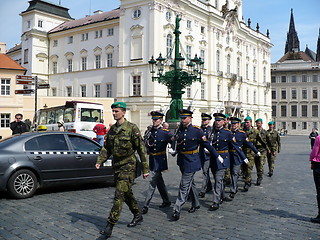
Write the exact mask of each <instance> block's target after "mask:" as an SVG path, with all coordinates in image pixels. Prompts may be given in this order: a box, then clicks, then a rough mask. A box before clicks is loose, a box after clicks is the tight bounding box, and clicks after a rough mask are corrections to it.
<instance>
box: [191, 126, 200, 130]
mask: <svg viewBox="0 0 320 240" xmlns="http://www.w3.org/2000/svg"><path fill="white" fill-rule="evenodd" d="M192 127H194V128H198V129H200V127H199V126H197V125H192Z"/></svg>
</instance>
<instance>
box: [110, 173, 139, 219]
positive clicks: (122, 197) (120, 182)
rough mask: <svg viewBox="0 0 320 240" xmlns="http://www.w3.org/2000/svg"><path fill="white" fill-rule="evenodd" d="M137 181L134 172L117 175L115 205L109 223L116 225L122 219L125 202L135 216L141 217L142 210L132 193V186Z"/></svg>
mask: <svg viewBox="0 0 320 240" xmlns="http://www.w3.org/2000/svg"><path fill="white" fill-rule="evenodd" d="M134 179H135V173H134V172H123V171H122V172H119V173H115V182H116V191H115V194H114V203H113V206H112V208H111V211H110V214H109V218H108V222H109V223H111V224H116V223H117V221H118V220H119V218H120V214H121V210H122V206H123V203H124V202H125V203H126V204H127V205H128V207H129V209H130V211H131V212H132V214H133V215H135V216H136V215H139V214H140V213H141V210H140V208H139V206H138V203H137V200H136V199H135V197H134V195H133V192H132V185H133V182H134Z"/></svg>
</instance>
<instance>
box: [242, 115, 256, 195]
mask: <svg viewBox="0 0 320 240" xmlns="http://www.w3.org/2000/svg"><path fill="white" fill-rule="evenodd" d="M243 131H245V133H246V134H247V136H248V139H249V141H250V142H252V143H253V145H254V146H255V147H256V146H257V142H258V141H261V140H260V137H259V131H258V130H257V129H255V128H254V127H253V126H252V118H251V117H249V116H248V117H246V118H245V119H244V128H243ZM242 150H243V152H244V154H245V155H246V157H247V159H248V161H249V162H248V163H247V164H245V163H242V165H241V169H242V174H243V177H244V187H243V190H244V191H245V192H246V191H248V190H249V187H250V186H251V173H252V169H253V166H254V163H255V156H256V154H255V153H254V152H253V150H252V149H251V148H249V147H247V146H243V148H242ZM258 155H260V153H258Z"/></svg>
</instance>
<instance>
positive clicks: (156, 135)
mask: <svg viewBox="0 0 320 240" xmlns="http://www.w3.org/2000/svg"><path fill="white" fill-rule="evenodd" d="M150 115H151V116H152V117H151V119H152V127H151V128H150V129H148V130H147V131H146V133H145V137H144V138H145V139H144V142H145V145H146V148H147V152H148V154H149V169H150V175H151V180H150V184H149V189H148V191H147V195H146V198H145V201H144V206H143V208H142V214H146V213H147V212H148V209H149V204H150V201H151V199H152V197H153V194H154V191H155V189H156V188H158V191H159V193H160V196H161V198H162V204H161V205H160V206H159V207H160V208H165V207H169V206H170V205H171V202H170V200H169V194H168V190H167V187H166V185H165V183H164V180H163V177H162V172H163V171H165V170H168V161H167V145H168V144H169V143H172V140H173V138H172V137H173V136H172V134H171V133H170V132H169V130H168V129H164V128H162V126H161V123H162V121H163V116H164V114H163V113H161V112H158V111H152V112H151V113H150Z"/></svg>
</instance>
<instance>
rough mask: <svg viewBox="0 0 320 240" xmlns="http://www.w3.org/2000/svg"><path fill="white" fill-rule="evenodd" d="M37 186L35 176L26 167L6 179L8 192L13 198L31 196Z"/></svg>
mask: <svg viewBox="0 0 320 240" xmlns="http://www.w3.org/2000/svg"><path fill="white" fill-rule="evenodd" d="M37 186H38V181H37V177H36V176H35V175H34V173H33V172H31V171H30V170H26V169H25V170H19V171H17V172H15V173H14V174H13V175H12V176H11V177H10V179H9V181H8V191H9V194H10V195H11V196H12V197H14V198H28V197H32V196H33V194H34V193H35V191H36V190H37Z"/></svg>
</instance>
